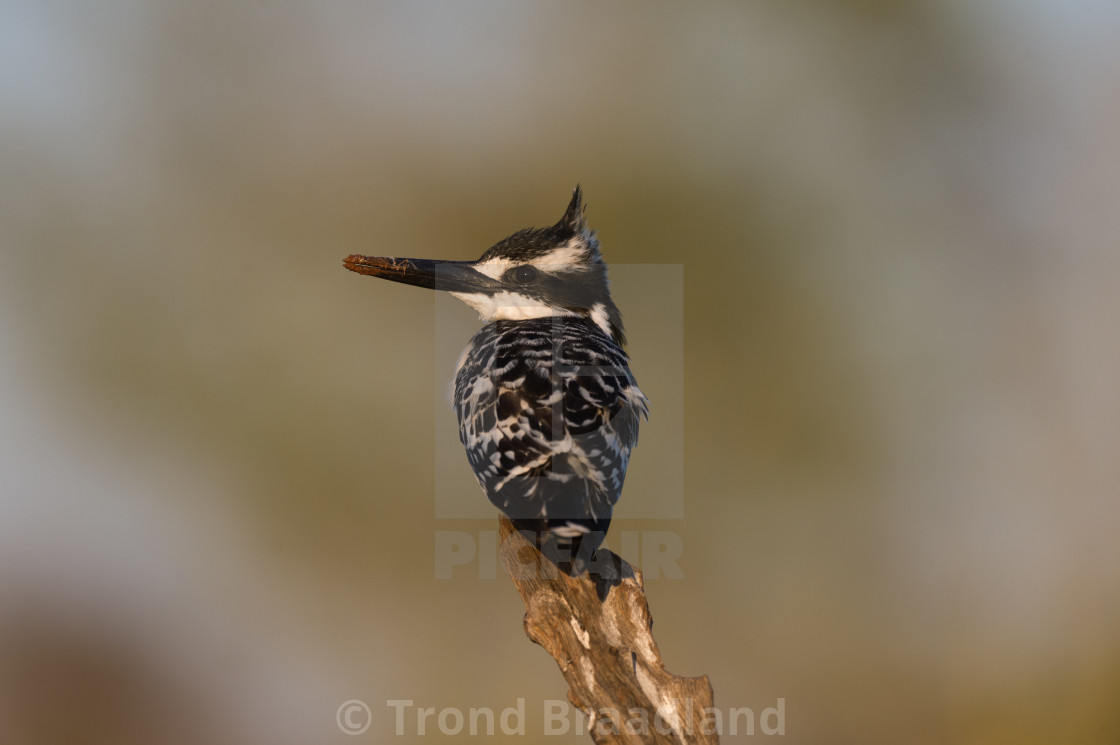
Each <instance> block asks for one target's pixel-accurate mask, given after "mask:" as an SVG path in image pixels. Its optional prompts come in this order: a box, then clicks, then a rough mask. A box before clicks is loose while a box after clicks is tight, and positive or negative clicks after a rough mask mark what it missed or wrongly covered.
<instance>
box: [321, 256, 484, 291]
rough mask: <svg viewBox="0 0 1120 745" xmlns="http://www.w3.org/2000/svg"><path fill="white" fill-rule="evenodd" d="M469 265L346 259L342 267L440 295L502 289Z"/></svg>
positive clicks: (423, 260) (394, 259)
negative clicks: (426, 289)
mask: <svg viewBox="0 0 1120 745" xmlns="http://www.w3.org/2000/svg"><path fill="white" fill-rule="evenodd" d="M473 264H474V262H473V261H432V260H430V259H396V258H393V257H390V256H359V255H358V254H354V255H353V256H347V257H346V258H345V259H343V260H342V265H343V266H344V267H346V268H347V269H349V270H350V271H352V272H357V273H358V274H368V275H369V276H371V277H380V278H381V279H388V280H390V281H392V282H401V283H403V284H406V285H416V286H417V287H427V288H428V289H429V290H442V291H444V292H471V293H474V292H487V293H492V292H495V291H497V290H500V289H501V288H502V284H501V282H498V281H497V280H495V279H492V278H490V277H488V276H486V275H485V274H483V273H482V272H479V271H476V270H475V269H474V266H473Z"/></svg>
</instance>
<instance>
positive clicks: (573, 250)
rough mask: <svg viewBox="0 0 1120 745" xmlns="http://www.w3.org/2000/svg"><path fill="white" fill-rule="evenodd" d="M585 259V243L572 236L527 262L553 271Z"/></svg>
mask: <svg viewBox="0 0 1120 745" xmlns="http://www.w3.org/2000/svg"><path fill="white" fill-rule="evenodd" d="M586 259H587V244H586V243H584V242H583V241H582V240H580V239H579V238H578V237H576V238H572V239H571V240H569V241H568V242H567V243H565V244H564V245H563V246H559V247H557V248H555V249H553V250H552V251H549V252H548V253H546V254H545V255H544V256H541V257H538V258H536V259H533V260H532V261H530V262H529V263H530V264H532V265H533V266H535V267H536V268H537V269H543V270H545V271H549V270H552V271H555V270H557V269H563V268H564V267H568V266H573V265H576V266H578V265H580V264H583V263H585V261H586Z"/></svg>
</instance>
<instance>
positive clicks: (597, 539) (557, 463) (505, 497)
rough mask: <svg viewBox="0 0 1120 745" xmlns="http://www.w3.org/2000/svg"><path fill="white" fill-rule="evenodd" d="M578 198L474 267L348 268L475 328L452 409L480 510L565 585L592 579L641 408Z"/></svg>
mask: <svg viewBox="0 0 1120 745" xmlns="http://www.w3.org/2000/svg"><path fill="white" fill-rule="evenodd" d="M585 212H586V209H585V205H584V203H583V191H582V189H581V188H580V186H578V185H577V186H576V188H575V190H574V191H573V193H572V198H571V201H570V202H569V204H568V207H567V209H566V210H565V211H564V215H563V217H561V218H560V220H559V221H558V222H556V224H554V225H552V226H550V227H546V228H526V229H524V230H520V231H518V232H516V233H513V234H512V235H510V236H508V237H507V238H504V239H502V240H500V241H498V242H497V243H496V244H494V245H493V246H491V247H490V248H489V249H487V250H486V251H485V252H484V253H483V254H482V256H481V257H480V258H479V259H478V260H476V261H439V260H432V259H404V258H395V257H378V256H362V255H357V254H355V255H351V256H348V257H347V258H346V259H345V260H344V261H343V265H344V266H345V267H346V268H347V269H349V270H351V271H354V272H357V273H359V274H364V275H368V276H372V277H379V278H381V279H387V280H390V281H393V282H401V283H404V284H408V285H414V286H419V287H424V288H428V289H433V290H437V291H442V292H447V293H449V294H450V295H452V296H453V297H455V298H457V299H459V300H461V301H462V302H464V303H466V304H467V305H468V306H470V307H471V308H473V309H474V310H476V311H477V312H478V314H479V318H480V320H482V321H483V322H484V325H483V327H482V328H481V329H480V330H479V331H478V332H477V333H476V334H475V335H474V337H473V338H472V339H471V340H470V342H469V343H468V344H467V346H466V348H465V349H464V350H463V353H462V355H460V357H459V362H458V365H457V368H456V370H455V377H454V388H453V395H452V398H453V406H454V409H455V412H456V415H457V418H458V423H459V439H460V441H461V442H462V444H463V446H464V448H465V449H466V454H467V461H468V463H469V464H470V466H471V468H472V470H473V471H474V474H475V477H476V478H477V480H478V483H479V485H480V486H481V487H482V490H483V492H485V494H486V496H487V497H488V498H489V500H490V502H491V503H492V504H493V505H494V506H495V507H497V508H498V510H499V511H501V512H502V513H503V514H504V515H505V516H506V517H508V518H509V520H510V521H511V522H512V523H513V526H514V527H515V528H516V529H517V530H518V531H519V532H520V533H521V534H522V535H523V536H525V537H526V538H527V539H529V540H530V541H531V542H532V543H533V544H534V545H536V547H537V548H538V549H539V550H540V552H541V553H542V554H543V555H544V556H545V557H547V558H548V559H549V560H550V561H551V562H552V563H553V564H555V565H556V567H557V568H558V569H559V570H560V571H562V572H564V573H565V574H567V575H569V576H573V577H574V576H579V575H581V574H583V573H584V572H587V571H589V569H594V561H595V560H596V559H595V557H596V552H597V550H598V549H599V548H600V546H601V545H602V544H603V541H604V539H605V537H606V534H607V530H608V528H609V526H610V522H611V515H612V513H613V511H614V505H615V503H616V502H618V499H619V497H620V496H621V494H622V487H623V483H624V481H625V478H626V470H627V466H628V464H629V461H630V455H631V452H632V450H633V449H634V447H635V446H636V445H637V443H638V425H639V421H640V420H644V419H648V417H649V400H648V399H647V398H646V396H645V394H643V393H642V391H641V389H640V388H639V387H638V384H637V381H636V380H635V378H634V375H633V374H632V373H631V371H630V358H629V356H628V354H627V352H626V335H625V331H624V329H623V322H622V314H621V313H620V311H619V309H618V307H617V306H616V305H615V303H614V301H613V300H612V298H611V293H610V283H609V280H608V277H607V266H606V264H605V263H604V261H603V258H602V254H601V251H600V246H599V240H598V236H597V234H596V233H595V231H593V230H591V229H590V227H589V226H588V224H587V220H586V215H585Z"/></svg>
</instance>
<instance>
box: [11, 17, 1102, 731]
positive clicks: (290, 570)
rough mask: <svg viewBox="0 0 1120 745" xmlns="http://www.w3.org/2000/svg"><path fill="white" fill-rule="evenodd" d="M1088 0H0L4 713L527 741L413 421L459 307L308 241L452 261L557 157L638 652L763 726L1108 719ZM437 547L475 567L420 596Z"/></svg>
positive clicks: (519, 215) (56, 719) (465, 482)
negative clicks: (634, 397)
mask: <svg viewBox="0 0 1120 745" xmlns="http://www.w3.org/2000/svg"><path fill="white" fill-rule="evenodd" d="M1118 34H1120V6H1118V5H1117V4H1115V3H1110V2H1104V1H1093V0H1072V1H1070V0H1062V1H1061V2H1059V0H1029V1H1026V2H1022V1H1020V2H1011V1H1010V0H990V1H988V2H981V3H975V2H963V1H960V0H957V1H954V0H924V1H923V0H916V1H913V2H886V1H876V0H845V1H844V2H836V1H835V0H829V1H828V2H825V1H824V0H793V1H791V2H780V3H779V2H739V3H710V4H692V3H690V4H684V3H680V4H671V3H590V2H564V3H560V2H540V3H533V4H529V3H519V2H511V1H509V0H506V1H505V2H502V1H499V0H487V1H485V2H477V3H471V4H465V3H443V4H436V3H428V2H416V3H405V2H399V3H388V2H386V3H353V2H341V3H312V2H295V1H286V0H258V1H257V2H233V3H230V2H216V1H213V0H202V1H200V2H191V3H185V2H184V3H174V2H154V3H153V2H139V1H137V0H120V1H109V2H100V3H81V2H69V3H67V2H56V3H36V2H30V1H21V0H15V1H14V2H7V3H5V4H4V5H3V7H2V8H0V246H2V253H0V474H2V480H0V484H2V485H0V741H2V742H13V743H14V742H20V743H50V742H64V741H76V740H81V741H84V742H104V743H115V744H118V745H126V744H128V743H152V742H159V743H197V742H210V743H219V744H220V743H230V744H234V743H237V744H241V743H246V744H248V743H306V742H322V743H328V742H339V743H342V742H354V741H367V742H380V741H386V740H392V741H394V742H397V741H399V742H409V741H414V740H419V739H420V737H419V735H418V734H417V731H416V730H417V728H416V724H415V721H414V719H413V717H412V714H410V715H409V717H408V718H406V722H405V734H404V735H402V736H399V737H397V736H394V726H395V722H394V716H393V710H392V709H391V708H389V707H387V706H386V703H385V702H386V701H389V700H412V701H414V702H415V706H417V707H434V708H435V709H436V710H437V711H438V710H441V709H444V708H448V707H456V708H459V709H463V710H465V709H467V708H469V707H490V708H492V709H494V710H495V711H500V710H501V709H502V708H505V707H508V706H512V705H514V704H515V703H516V701H517V699H518V698H519V697H522V698H524V699H525V700H526V705H525V708H526V712H527V713H526V719H525V727H526V735H525V736H524V737H522V738H520V739H522V740H524V739H526V738H528V739H530V740H536V739H539V737H538V735H539V734H541V731H542V726H543V719H542V714H541V711H542V704H543V702H545V701H546V700H550V699H551V700H557V699H563V698H564V696H565V693H566V686H565V684H564V683H563V680H562V678H561V675H560V673H559V671H558V670H557V668H556V665H555V663H554V662H553V660H552V659H551V658H549V657H548V655H547V654H546V653H545V652H544V651H543V650H541V649H540V648H538V647H536V646H535V645H533V644H532V643H530V642H529V641H528V640H527V639H526V638H525V636H524V634H523V632H522V627H521V617H522V607H521V604H520V600H519V599H518V597H517V595H516V593H515V591H514V589H513V587H512V585H511V583H510V582H509V581H508V578H506V577H505V576H504V574H503V573H502V572H501V570H500V569H498V571H497V574H496V577H495V576H494V572H493V564H492V563H491V565H490V567H489V569H488V568H487V567H486V566H485V564H486V561H485V557H486V556H491V557H492V553H488V552H492V551H493V547H492V546H490V547H489V548H488V547H487V545H486V540H487V537H488V536H491V540H492V531H494V530H495V529H496V521H495V520H494V519H493V517H492V516H486V514H487V513H486V511H485V509H483V516H482V517H478V518H473V517H457V518H456V519H447V518H446V517H442V516H440V515H439V514H437V512H438V511H437V509H436V505H437V498H436V491H437V489H436V482H437V479H438V481H439V483H440V489H441V490H442V489H452V490H454V489H455V488H456V484H457V488H459V489H461V490H462V494H463V495H465V497H463V498H464V499H466V500H468V501H469V500H472V499H477V500H478V503H479V504H480V505H484V504H485V503H484V502H483V497H482V495H481V493H480V492H479V491H478V488H477V485H476V484H475V482H474V480H473V477H472V476H471V475H470V473H469V469H468V467H467V465H466V461H465V458H464V459H463V460H462V461H461V462H452V461H451V460H449V459H443V458H441V457H437V455H436V451H437V441H438V440H439V439H440V438H446V437H450V438H452V440H453V439H454V437H455V435H454V419H453V416H452V414H451V412H450V411H449V410H448V409H447V407H446V404H445V402H444V400H443V399H442V395H441V394H439V393H438V392H439V391H443V390H444V389H445V387H446V385H447V382H448V381H449V380H450V377H451V369H449V367H448V366H447V365H446V364H445V358H446V357H448V356H450V358H451V359H452V360H453V359H454V357H455V356H456V355H457V353H458V350H459V348H461V346H462V345H463V344H464V343H465V342H466V339H467V336H468V335H469V334H470V333H471V332H472V330H473V329H474V328H475V327H476V326H477V322H476V321H475V320H474V319H473V318H472V315H471V311H470V310H469V309H467V308H465V307H462V308H458V307H454V308H450V309H448V310H446V311H445V310H444V309H443V308H442V306H439V305H438V303H436V302H434V301H433V298H432V297H431V296H429V295H428V294H427V293H424V292H422V291H420V290H416V289H415V288H408V287H403V286H398V285H390V284H388V283H377V282H375V281H374V280H371V279H368V278H362V277H358V276H356V275H353V274H350V273H348V272H346V271H344V270H343V268H342V267H341V264H340V261H341V259H342V258H343V257H344V256H346V255H347V254H350V253H366V254H388V255H403V256H427V257H439V258H448V259H471V258H475V257H477V256H478V255H479V254H480V253H481V252H482V251H483V250H484V249H485V248H487V247H488V246H489V245H491V244H492V243H493V242H495V241H497V240H498V239H500V238H502V237H504V236H505V235H507V234H508V233H510V232H512V231H514V230H516V229H519V228H522V227H528V226H530V225H545V224H550V223H552V222H554V221H555V220H556V219H557V218H558V217H559V216H560V214H561V212H562V211H563V208H564V206H565V204H566V203H567V200H568V198H569V196H570V193H571V189H572V188H573V187H574V185H575V184H576V183H577V182H578V183H582V184H583V187H584V189H585V192H586V196H587V201H588V202H589V204H590V209H589V217H590V220H591V223H592V225H593V226H594V227H596V228H597V229H598V231H599V235H600V239H601V240H602V243H603V250H604V254H605V257H606V259H607V260H608V261H609V262H612V263H613V264H615V265H616V267H617V268H616V271H615V274H614V277H615V291H616V297H617V298H618V299H619V302H620V305H622V308H623V311H624V312H625V313H626V315H627V319H628V330H629V332H630V336H631V352H632V355H633V366H634V370H635V372H636V374H637V376H638V379H639V381H640V382H641V383H642V387H643V388H644V389H645V390H646V391H647V393H648V394H649V395H650V398H651V399H652V400H653V402H654V410H653V416H652V418H651V420H650V422H649V423H648V425H646V427H645V429H644V430H643V443H642V445H641V446H640V447H639V448H638V450H637V452H636V455H635V459H634V461H633V463H632V464H631V478H630V480H629V481H628V484H627V490H626V493H625V494H624V496H623V499H622V501H621V503H620V505H619V510H618V513H617V520H616V523H615V525H614V526H613V527H612V540H613V541H615V542H614V543H613V544H612V545H613V547H614V548H615V549H616V550H620V549H622V548H625V547H622V546H620V544H619V543H618V542H617V538H618V537H621V536H622V535H623V534H624V533H626V532H627V531H629V533H628V534H629V535H631V536H638V537H639V538H640V537H641V536H648V535H671V536H674V537H675V538H676V539H679V543H678V547H679V548H680V549H681V551H680V556H679V558H677V560H676V564H677V565H678V566H679V568H680V574H681V575H683V576H682V577H678V578H674V577H671V576H666V575H665V574H662V575H661V576H651V577H650V578H649V580H648V582H647V591H648V595H649V600H650V604H651V608H652V611H653V616H654V618H655V621H656V623H655V629H654V630H655V635H656V638H657V641H658V643H659V644H660V647H661V651H662V653H663V657H664V659H665V662H666V665H667V667H668V668H669V669H670V670H671V671H673V672H675V673H678V674H683V675H700V674H707V675H708V676H710V678H711V681H712V684H713V686H714V689H715V698H716V704H717V706H719V707H720V708H721V709H723V710H724V711H726V710H728V709H730V708H732V707H750V708H752V709H753V710H754V711H755V712H756V713H758V712H761V711H762V710H763V709H764V708H766V707H769V706H774V705H775V703H776V701H777V700H778V699H779V698H781V699H784V702H785V726H786V735H785V737H784V738H783V739H784V740H786V741H788V742H822V741H828V742H840V743H844V742H861V743H862V742H892V743H893V742H899V741H904V742H913V743H944V742H952V743H1017V744H1022V743H1052V742H1077V743H1116V742H1117V741H1120V706H1118V705H1117V704H1118V702H1120V543H1118V541H1117V537H1118V536H1120V500H1118V499H1117V494H1118V487H1117V484H1118V483H1120V458H1117V450H1118V448H1120V386H1118V385H1117V380H1118V379H1120V342H1118V341H1117V333H1118V332H1117V326H1118V321H1120V292H1117V290H1116V287H1117V283H1118V280H1120V251H1118V250H1117V246H1116V237H1115V236H1116V235H1117V234H1120V210H1117V209H1116V205H1117V197H1118V195H1120V51H1117V50H1118V47H1117V45H1116V39H1117V38H1118ZM644 265H657V266H663V267H664V266H668V267H669V269H668V271H669V274H665V273H664V272H661V273H657V274H656V277H657V278H659V279H658V281H659V282H661V285H658V287H659V288H660V289H658V290H657V291H654V290H652V289H651V288H650V287H649V286H646V285H644V284H643V282H642V281H640V280H641V278H642V277H643V276H646V277H649V276H654V275H649V274H643V273H642V271H641V270H642V269H643V268H648V267H645V266H644ZM627 267H630V271H628V270H627ZM673 272H676V274H673ZM666 277H668V280H666ZM673 277H677V278H678V279H677V280H675V282H676V284H675V285H674V280H673V279H672V278H673ZM666 293H668V295H666ZM666 298H668V299H666ZM447 318H451V319H453V320H454V323H457V324H461V326H462V330H461V331H455V332H451V331H450V330H449V327H448V326H447V325H446V323H445V322H444V320H446V319H447ZM441 319H444V320H441ZM437 339H438V340H439V342H440V347H439V348H438V349H437V348H436V340H437ZM443 345H450V346H451V347H453V348H452V349H450V350H448V349H445V348H444V346H443ZM434 392H436V393H434ZM682 427H683V429H682ZM433 464H436V466H437V467H433ZM437 472H438V473H437ZM663 485H664V488H665V489H676V490H677V492H678V494H677V495H676V497H675V498H677V499H678V502H679V506H680V507H681V509H680V513H679V515H677V516H674V515H671V514H667V513H664V512H661V511H658V510H654V509H650V508H649V507H648V505H651V504H655V503H656V504H662V503H663V502H664V500H665V498H666V497H665V494H664V493H662V492H661V491H659V489H661V487H662V486H663ZM673 498H674V497H673V496H672V495H670V497H669V499H670V500H671V499H673ZM441 532H442V533H441ZM448 533H451V534H454V535H457V536H462V535H466V536H470V537H471V540H472V541H475V543H472V544H471V546H470V550H472V551H476V552H477V561H476V562H474V563H473V564H465V565H463V566H456V567H454V568H453V570H452V571H451V576H450V578H449V579H440V578H437V576H436V566H435V564H436V559H435V557H436V541H437V536H438V535H441V534H442V535H447V534H448ZM622 553H624V555H625V554H626V551H625V550H622ZM627 558H629V559H631V560H632V561H635V562H636V563H639V564H640V563H641V558H642V557H641V555H640V554H638V555H634V554H631V555H627ZM491 562H492V559H491ZM349 699H359V700H361V701H364V702H366V703H368V705H369V706H370V709H371V712H372V721H371V723H370V727H369V729H368V730H367V731H366V732H365V733H364V734H363V735H362V736H361V737H359V738H353V739H351V738H349V737H348V736H347V735H345V734H343V733H342V732H341V731H340V729H339V727H338V726H337V724H336V711H337V710H338V708H339V706H340V704H342V703H343V702H344V701H347V700H349ZM359 720H360V717H359V718H356V719H355V721H359ZM428 732H429V733H431V732H435V733H436V736H437V737H438V736H439V733H438V727H437V726H436V720H435V719H434V718H433V719H432V720H431V721H430V722H429V723H428ZM460 737H467V735H465V734H463V735H460ZM760 737H765V736H764V735H761V734H758V735H756V736H755V738H760ZM555 739H556V741H558V742H564V741H570V742H586V741H588V740H587V738H586V737H584V736H577V735H574V734H570V735H568V736H565V737H558V738H555ZM752 739H754V738H752ZM725 740H726V741H734V740H735V738H730V737H725Z"/></svg>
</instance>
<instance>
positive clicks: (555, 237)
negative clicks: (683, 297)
mask: <svg viewBox="0 0 1120 745" xmlns="http://www.w3.org/2000/svg"><path fill="white" fill-rule="evenodd" d="M582 197H583V195H582V191H581V190H580V187H578V186H577V187H576V189H575V192H574V193H573V194H572V201H571V202H570V203H569V204H568V209H567V210H566V211H565V212H564V216H563V217H561V218H560V220H559V222H557V223H556V224H555V225H553V226H551V227H547V228H528V229H526V230H520V231H518V232H516V233H514V234H513V235H511V236H509V237H508V238H505V239H503V240H501V241H498V243H496V244H494V245H493V246H491V247H490V248H489V249H487V251H486V252H485V253H484V254H482V256H481V258H479V259H478V261H433V260H430V259H396V258H389V257H376V256H358V255H354V256H348V257H346V259H345V260H344V261H343V262H342V263H343V265H344V266H345V267H346V268H347V269H349V270H351V271H354V272H358V273H359V274H368V275H370V276H373V277H381V278H382V279H388V280H392V281H394V282H403V283H405V284H410V285H417V286H419V287H427V288H429V289H435V290H443V291H445V292H448V293H450V294H451V295H453V296H454V297H456V298H458V299H459V300H462V301H463V302H464V303H466V304H467V305H469V306H471V307H472V308H474V309H475V310H477V311H478V314H479V316H480V317H481V318H482V320H484V321H487V322H489V321H500V320H526V319H530V318H546V317H550V316H564V315H566V316H580V317H583V318H587V319H590V320H591V321H592V322H594V323H595V325H597V326H598V327H599V328H601V329H603V331H604V332H605V333H607V334H609V335H610V336H611V337H612V338H614V340H615V341H616V342H618V343H619V344H624V343H625V335H624V333H623V329H622V314H621V313H619V310H618V308H617V307H616V306H615V304H614V301H613V300H611V293H610V287H609V283H608V281H607V266H606V264H604V263H603V259H602V257H601V256H600V254H599V240H598V239H597V238H596V237H595V233H594V231H592V230H591V229H590V228H589V227H588V226H587V221H586V220H585V218H584V214H583V213H584V205H583V199H582Z"/></svg>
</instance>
